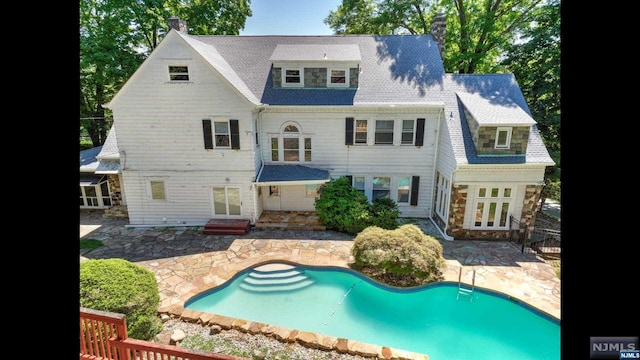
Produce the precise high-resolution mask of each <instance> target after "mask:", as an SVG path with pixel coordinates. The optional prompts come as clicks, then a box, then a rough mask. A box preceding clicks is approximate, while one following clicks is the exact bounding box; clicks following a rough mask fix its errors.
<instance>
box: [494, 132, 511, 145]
mask: <svg viewBox="0 0 640 360" xmlns="http://www.w3.org/2000/svg"><path fill="white" fill-rule="evenodd" d="M510 143H511V128H510V127H499V128H498V129H497V130H496V146H495V148H496V149H508V148H509V144H510Z"/></svg>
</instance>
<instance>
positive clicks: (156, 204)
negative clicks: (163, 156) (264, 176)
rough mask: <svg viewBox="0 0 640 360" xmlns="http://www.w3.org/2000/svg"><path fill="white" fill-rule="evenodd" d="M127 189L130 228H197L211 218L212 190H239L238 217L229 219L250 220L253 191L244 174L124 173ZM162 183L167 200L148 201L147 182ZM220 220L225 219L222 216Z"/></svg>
mask: <svg viewBox="0 0 640 360" xmlns="http://www.w3.org/2000/svg"><path fill="white" fill-rule="evenodd" d="M123 175H124V176H123V180H124V184H125V186H126V187H127V190H128V199H129V205H128V209H129V222H130V223H131V224H132V225H154V224H155V225H160V226H161V225H167V226H168V225H179V224H188V225H194V226H195V225H197V226H203V225H204V224H206V222H207V221H208V220H209V219H211V218H213V217H214V214H213V198H212V196H213V195H212V194H213V190H212V189H213V187H214V186H216V187H221V186H229V187H238V188H239V189H240V196H241V215H240V216H230V217H229V218H243V219H253V218H254V217H255V213H254V209H253V203H254V192H253V190H252V188H251V177H250V176H247V175H248V174H247V173H246V172H236V171H230V170H227V171H224V172H220V171H195V172H173V171H156V172H141V171H127V172H124V173H123ZM150 179H162V180H163V181H164V182H165V189H166V200H152V199H151V198H150V193H149V188H148V181H149V180H150ZM222 218H225V217H224V216H222Z"/></svg>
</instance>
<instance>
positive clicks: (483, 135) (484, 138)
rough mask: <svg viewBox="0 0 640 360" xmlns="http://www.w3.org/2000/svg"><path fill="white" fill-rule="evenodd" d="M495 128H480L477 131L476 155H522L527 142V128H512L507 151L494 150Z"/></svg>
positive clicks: (525, 150)
mask: <svg viewBox="0 0 640 360" xmlns="http://www.w3.org/2000/svg"><path fill="white" fill-rule="evenodd" d="M497 129H498V127H497V126H481V127H480V128H479V129H478V139H477V140H476V152H477V153H478V155H487V154H491V155H524V154H525V153H526V152H527V143H528V142H529V129H530V128H529V127H528V126H514V127H512V130H511V143H510V145H509V148H508V149H496V148H495V144H496V134H497Z"/></svg>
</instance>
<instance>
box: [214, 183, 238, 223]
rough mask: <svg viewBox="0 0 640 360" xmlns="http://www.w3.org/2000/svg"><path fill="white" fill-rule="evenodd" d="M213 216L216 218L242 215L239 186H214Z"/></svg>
mask: <svg viewBox="0 0 640 360" xmlns="http://www.w3.org/2000/svg"><path fill="white" fill-rule="evenodd" d="M212 192H213V215H214V216H216V217H237V216H240V215H242V201H241V197H240V188H239V187H237V186H214V187H213V189H212Z"/></svg>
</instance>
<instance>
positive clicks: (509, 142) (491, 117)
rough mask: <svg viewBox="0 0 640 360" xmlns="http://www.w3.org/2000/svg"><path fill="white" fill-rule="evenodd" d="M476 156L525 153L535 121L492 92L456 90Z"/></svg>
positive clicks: (518, 107)
mask: <svg viewBox="0 0 640 360" xmlns="http://www.w3.org/2000/svg"><path fill="white" fill-rule="evenodd" d="M456 94H457V95H458V98H459V99H460V102H461V103H462V110H463V111H464V116H465V118H466V120H467V124H468V125H469V130H470V131H471V136H472V139H473V144H474V146H475V149H476V153H477V155H478V156H500V155H523V156H524V155H525V154H526V153H527V143H528V142H529V134H530V131H531V125H533V124H535V123H536V122H535V121H534V120H533V118H532V117H531V116H530V115H529V114H527V113H526V112H525V111H524V109H522V108H521V107H520V106H518V105H517V104H514V103H513V102H511V101H508V100H507V99H506V98H503V97H500V96H499V95H496V96H494V97H491V98H486V97H482V96H480V95H478V94H472V93H464V92H458V93H456Z"/></svg>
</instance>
